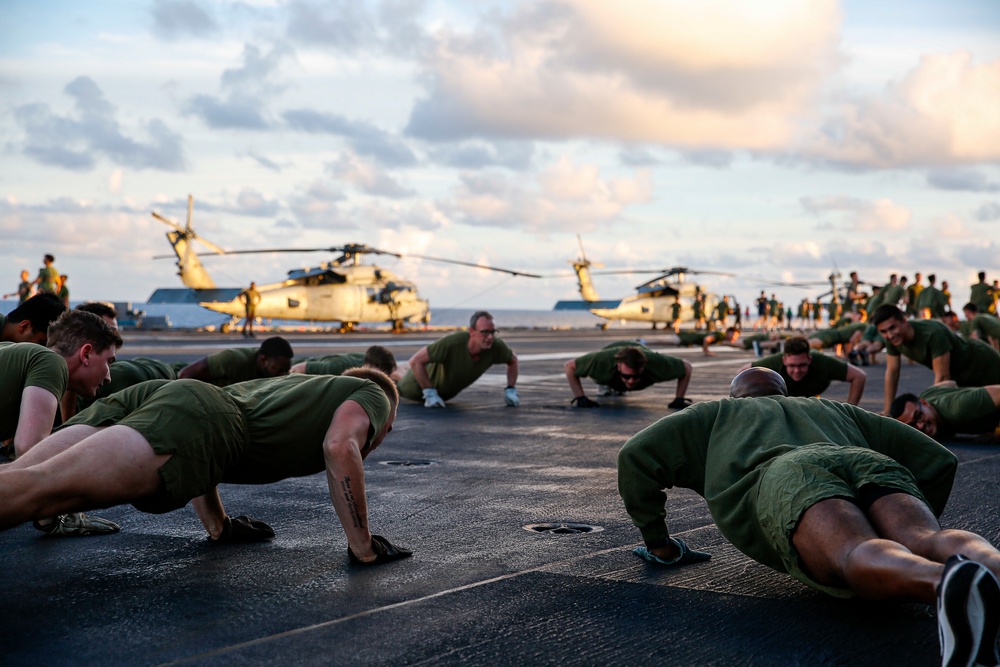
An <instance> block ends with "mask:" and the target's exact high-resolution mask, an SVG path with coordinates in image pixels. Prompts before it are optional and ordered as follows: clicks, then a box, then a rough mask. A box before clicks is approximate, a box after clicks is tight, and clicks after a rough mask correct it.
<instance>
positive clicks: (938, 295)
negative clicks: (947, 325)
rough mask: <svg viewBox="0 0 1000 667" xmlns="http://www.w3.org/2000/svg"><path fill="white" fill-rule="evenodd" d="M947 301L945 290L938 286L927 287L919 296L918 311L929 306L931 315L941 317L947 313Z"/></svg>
mask: <svg viewBox="0 0 1000 667" xmlns="http://www.w3.org/2000/svg"><path fill="white" fill-rule="evenodd" d="M947 303H948V300H947V299H946V298H945V296H944V292H942V291H941V290H939V289H938V288H937V287H925V288H924V289H923V291H922V292H920V296H919V297H917V311H920V310H923V309H924V308H929V309H930V311H931V317H941V316H942V315H944V313H945V306H946V305H947Z"/></svg>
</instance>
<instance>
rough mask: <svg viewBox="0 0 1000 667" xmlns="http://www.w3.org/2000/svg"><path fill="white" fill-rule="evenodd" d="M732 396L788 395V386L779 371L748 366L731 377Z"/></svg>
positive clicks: (730, 391) (730, 388)
mask: <svg viewBox="0 0 1000 667" xmlns="http://www.w3.org/2000/svg"><path fill="white" fill-rule="evenodd" d="M729 396H730V397H732V398H754V397H757V396H788V387H786V386H785V381H784V379H782V377H781V375H780V374H779V373H776V372H774V371H772V370H771V369H770V368H748V369H746V370H745V371H743V372H742V373H740V374H739V375H737V376H736V377H734V378H733V382H732V384H730V385H729Z"/></svg>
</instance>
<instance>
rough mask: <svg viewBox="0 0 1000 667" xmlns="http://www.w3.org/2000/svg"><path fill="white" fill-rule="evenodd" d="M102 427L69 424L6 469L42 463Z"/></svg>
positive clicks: (18, 468)
mask: <svg viewBox="0 0 1000 667" xmlns="http://www.w3.org/2000/svg"><path fill="white" fill-rule="evenodd" d="M102 428H107V427H102ZM102 428H98V427H96V426H87V425H85V424H77V425H74V426H67V427H66V428H64V429H62V430H59V431H56V432H55V433H53V434H52V435H50V436H48V437H47V438H45V439H44V440H41V441H40V442H39V443H38V444H37V445H35V446H34V447H32V448H31V449H29V450H28V451H26V452H25V453H24V454H23V455H21V456H19V457H18V458H17V459H16V460H15V461H14V462H13V463H10V464H8V466H7V468H6V469H7V470H20V469H21V468H30V467H31V466H33V465H35V464H38V463H41V462H42V461H47V460H49V459H51V458H52V457H53V456H55V455H56V454H60V453H62V452H64V451H65V450H67V449H69V448H70V447H72V446H73V445H75V444H76V443H78V442H80V441H81V440H83V439H85V438H88V437H90V436H92V435H94V434H95V433H97V432H98V431H101V430H102Z"/></svg>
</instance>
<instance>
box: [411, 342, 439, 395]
mask: <svg viewBox="0 0 1000 667" xmlns="http://www.w3.org/2000/svg"><path fill="white" fill-rule="evenodd" d="M430 360H431V355H430V353H429V352H428V351H427V348H426V347H422V348H420V349H419V350H417V353H416V354H414V355H413V356H412V357H410V370H411V371H413V379H414V380H416V381H417V384H418V385H420V388H421V389H430V388H431V387H433V386H434V385H433V384H431V378H430V376H429V375H427V364H428V363H430Z"/></svg>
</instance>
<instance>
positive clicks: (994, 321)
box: [972, 314, 1000, 340]
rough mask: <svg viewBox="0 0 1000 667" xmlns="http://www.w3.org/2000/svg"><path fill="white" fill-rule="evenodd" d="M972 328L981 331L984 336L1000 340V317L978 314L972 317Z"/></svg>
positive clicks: (980, 333)
mask: <svg viewBox="0 0 1000 667" xmlns="http://www.w3.org/2000/svg"><path fill="white" fill-rule="evenodd" d="M972 329H973V330H975V331H978V332H979V335H980V336H982V337H983V338H986V337H989V338H996V339H997V340H1000V317H995V316H993V315H982V314H980V315H976V316H975V317H973V318H972Z"/></svg>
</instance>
